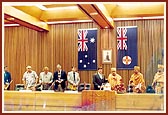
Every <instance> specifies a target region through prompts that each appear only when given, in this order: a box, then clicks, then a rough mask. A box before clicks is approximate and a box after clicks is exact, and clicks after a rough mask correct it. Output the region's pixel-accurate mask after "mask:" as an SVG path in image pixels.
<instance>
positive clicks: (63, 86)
mask: <svg viewBox="0 0 168 115" xmlns="http://www.w3.org/2000/svg"><path fill="white" fill-rule="evenodd" d="M61 79H63V81H62V82H61V87H62V89H65V88H66V81H67V74H66V72H65V71H63V70H61ZM55 80H58V71H56V72H54V77H53V82H54V81H55ZM58 85H59V83H58V82H55V87H54V89H55V90H56V89H57V88H58Z"/></svg>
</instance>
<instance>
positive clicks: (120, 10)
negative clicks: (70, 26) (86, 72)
mask: <svg viewBox="0 0 168 115" xmlns="http://www.w3.org/2000/svg"><path fill="white" fill-rule="evenodd" d="M2 6H3V8H4V10H3V12H4V24H5V25H6V24H14V23H17V24H21V25H24V26H27V27H30V28H32V29H35V30H38V31H49V30H48V24H53V23H79V22H92V21H93V22H95V23H97V24H98V25H99V26H100V27H101V28H114V21H117V20H121V19H128V18H132V19H138V18H145V17H146V18H147V17H154V18H156V17H162V18H163V16H164V7H165V3H164V2H150V3H148V2H104V3H103V2H95V3H94V2H92V3H75V2H74V3H66V2H64V3H59V2H28V3H27V2H3V3H2Z"/></svg>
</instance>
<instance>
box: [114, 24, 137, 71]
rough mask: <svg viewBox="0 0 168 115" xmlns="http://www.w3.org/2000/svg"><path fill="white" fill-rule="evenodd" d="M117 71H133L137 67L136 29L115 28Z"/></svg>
mask: <svg viewBox="0 0 168 115" xmlns="http://www.w3.org/2000/svg"><path fill="white" fill-rule="evenodd" d="M117 50H118V52H117V53H118V54H117V69H133V68H134V66H135V65H137V61H138V60H137V58H138V53H137V51H138V50H137V27H132V26H130V27H129V26H128V27H117Z"/></svg>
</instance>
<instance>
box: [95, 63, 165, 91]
mask: <svg viewBox="0 0 168 115" xmlns="http://www.w3.org/2000/svg"><path fill="white" fill-rule="evenodd" d="M93 84H94V90H101V89H103V88H104V89H108V90H109V89H110V90H115V91H117V92H120V93H124V92H136V93H143V92H145V91H146V90H149V89H147V88H146V86H145V81H144V77H143V74H142V73H140V67H139V66H134V73H133V74H132V75H131V77H130V80H129V84H128V86H127V87H125V86H124V83H123V80H122V77H121V76H120V75H119V74H117V73H116V68H111V73H110V74H109V76H108V78H107V79H105V76H104V75H103V73H102V67H99V68H98V70H97V73H95V74H94V75H93ZM108 86H109V87H110V88H107V87H108ZM152 87H153V89H154V90H155V92H156V93H163V88H164V66H163V65H160V64H159V65H158V72H157V73H156V74H155V76H154V79H153V82H152ZM147 92H148V91H147ZM149 92H150V91H149Z"/></svg>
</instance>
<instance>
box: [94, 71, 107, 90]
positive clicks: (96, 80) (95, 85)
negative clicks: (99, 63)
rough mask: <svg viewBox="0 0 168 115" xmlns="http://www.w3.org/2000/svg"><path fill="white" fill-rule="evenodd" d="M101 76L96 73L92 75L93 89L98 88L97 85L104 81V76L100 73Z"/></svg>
mask: <svg viewBox="0 0 168 115" xmlns="http://www.w3.org/2000/svg"><path fill="white" fill-rule="evenodd" d="M102 77H103V79H101V78H100V76H99V74H98V73H96V74H94V75H93V85H94V90H100V88H98V86H101V85H102V83H105V76H104V75H102Z"/></svg>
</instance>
